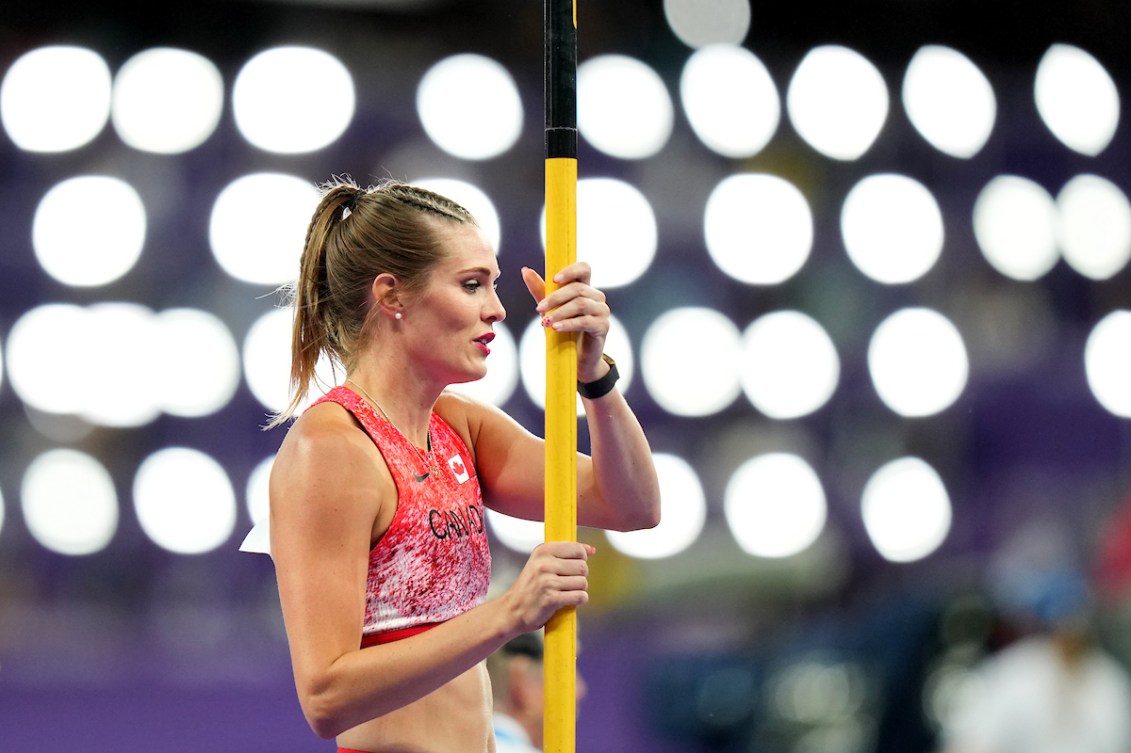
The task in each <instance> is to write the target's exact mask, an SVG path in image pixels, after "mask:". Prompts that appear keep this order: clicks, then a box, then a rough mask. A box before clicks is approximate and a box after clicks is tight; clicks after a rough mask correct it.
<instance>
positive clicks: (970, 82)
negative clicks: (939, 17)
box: [903, 45, 997, 159]
mask: <svg viewBox="0 0 1131 753" xmlns="http://www.w3.org/2000/svg"><path fill="white" fill-rule="evenodd" d="M903 107H904V109H906V110H907V117H908V118H910V119H911V123H912V125H914V126H915V128H916V129H917V130H918V131H919V133H920V134H922V136H923V138H925V139H926V140H927V142H928V143H930V144H931V146H933V147H935V148H936V149H938V150H939V151H940V152H943V153H944V154H949V155H950V156H952V157H961V158H964V159H965V158H969V157H973V156H974V155H975V154H977V153H978V152H979V151H981V149H982V147H983V146H985V144H986V140H987V139H989V137H990V132H991V131H993V128H994V120H995V119H996V117H997V100H996V99H995V98H994V90H993V87H992V86H990V82H989V79H987V78H986V74H984V73H982V71H981V69H980V68H978V66H976V65H974V63H973V62H971V60H970V58H968V57H966V56H965V55H963V54H962V53H961V52H958V51H957V50H954V49H951V48H950V47H943V46H941V45H926V46H925V47H921V48H919V51H918V52H916V53H915V56H914V57H913V58H911V63H910V64H909V65H908V66H907V73H906V75H905V76H904V78H903Z"/></svg>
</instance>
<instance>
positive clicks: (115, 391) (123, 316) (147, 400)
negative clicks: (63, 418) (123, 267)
mask: <svg viewBox="0 0 1131 753" xmlns="http://www.w3.org/2000/svg"><path fill="white" fill-rule="evenodd" d="M88 315H89V317H90V321H89V326H90V335H91V340H90V342H88V343H84V344H82V345H77V344H76V345H75V353H77V354H81V356H82V357H81V358H80V359H77V360H76V361H75V365H76V367H78V368H81V366H79V364H84V365H88V370H87V371H86V372H85V373H84V377H83V381H84V383H85V385H84V390H85V392H86V397H85V405H83V408H82V410H81V411H80V413H79V415H80V416H82V417H83V418H85V419H86V420H87V421H90V422H91V423H94V424H98V425H100V426H114V427H130V426H142V425H144V424H147V423H149V422H150V421H153V420H154V419H156V418H157V417H158V415H160V413H161V409H160V406H159V405H158V404H157V395H156V390H157V389H158V385H157V383H156V381H155V380H154V378H153V374H154V369H155V363H154V361H153V353H154V351H155V350H156V345H155V339H154V338H155V328H154V316H153V311H151V310H150V309H148V308H146V307H145V306H142V305H140V304H137V303H116V302H106V303H96V304H94V305H93V306H90V307H89V309H88ZM111 363H112V364H114V368H112V369H111V368H89V366H90V365H94V364H111Z"/></svg>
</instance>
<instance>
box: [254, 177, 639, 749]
mask: <svg viewBox="0 0 1131 753" xmlns="http://www.w3.org/2000/svg"><path fill="white" fill-rule="evenodd" d="M522 276H523V280H524V281H525V283H526V286H527V288H528V289H529V290H530V293H531V295H532V296H533V297H534V299H535V301H536V302H537V305H536V309H537V312H538V313H539V315H540V316H541V317H542V323H543V325H544V326H547V327H552V328H554V329H555V330H558V331H562V332H575V333H577V335H578V341H577V342H578V358H577V364H578V365H577V376H578V382H579V392H581V393H582V395H583V396H584V395H589V396H590V397H586V398H585V399H584V400H583V402H584V404H585V411H586V416H587V418H588V424H589V431H590V435H591V446H592V452H593V455H592V458H590V457H588V456H585V455H580V454H579V456H578V463H577V464H578V523H579V524H581V525H585V526H595V527H602V528H607V529H613V530H633V529H638V528H647V527H651V526H654V525H656V524H657V522H658V521H659V490H658V484H657V480H656V474H655V469H654V467H653V465H652V460H651V453H650V450H649V447H648V443H647V440H646V439H645V437H644V433H643V431H642V430H641V428H640V425H639V423H638V422H637V420H636V417H635V416H634V415H633V413H632V411H631V409H630V408H629V407H628V404H627V403H626V402H625V400H624V398H623V397H622V396H621V395H620V393H619V392H618V391H617V390H616V389H615V387H614V385H615V380H616V373H615V365H613V364H611V361H610V359H607V358H603V357H602V356H603V352H602V351H603V345H604V341H605V337H606V335H607V334H608V330H609V307H608V306H607V305H606V303H605V297H604V295H603V294H602V293H601V292H600V291H598V290H596V289H594V288H593V287H592V286H590V284H589V279H590V269H589V267H588V266H587V265H585V264H573V265H571V266H569V267H568V268H566V269H564V270H562V271H561V273H560V274H558V275H557V276H556V277H555V283H556V284H557V285H559V286H560V287H558V288H557V289H556V290H554V292H552V293H551V294H550V295H548V296H547V295H545V283H544V281H543V280H542V278H541V277H540V276H539V275H538V274H537V273H536V272H534V271H533V270H530V269H523V271H522ZM498 277H499V268H498V264H497V261H496V258H495V253H494V250H493V249H492V248H491V246H490V244H489V242H488V241H487V240H486V239H485V237H484V235H483V233H482V231H481V230H480V229H479V227H478V226H477V225H476V223H475V220H474V219H473V218H472V216H471V215H470V214H469V213H468V212H467V210H465V209H464V208H463V207H460V206H459V205H458V204H456V203H454V202H452V201H450V200H448V199H445V198H444V197H442V196H439V195H437V194H434V193H432V192H429V191H426V190H423V189H421V188H418V187H414V186H409V185H404V184H400V183H395V182H388V183H385V184H382V185H380V186H377V187H375V188H369V189H361V188H360V187H358V186H357V185H356V184H354V183H352V182H350V181H342V180H339V181H336V182H334V183H332V184H331V185H329V186H328V187H327V191H326V193H325V195H324V196H323V198H322V201H321V203H320V204H319V205H318V208H317V209H316V210H315V214H314V218H313V220H312V221H311V224H310V228H309V230H308V233H307V239H306V245H305V249H304V251H303V257H302V264H301V269H300V276H299V280H298V282H297V284H296V288H295V291H294V292H295V300H294V304H295V311H296V315H295V323H294V333H293V342H292V348H293V350H292V354H293V360H292V369H291V378H292V382H293V385H294V387H295V397H294V400H293V402H292V403H291V405H290V406H289V408H288V409H287V410H286V411H284V412H283V413H282V414H280V415H279V416H278V417H276V419H275V421H274V422H273V423H274V424H278V423H282V422H283V421H285V420H287V419H288V418H290V417H291V415H292V414H293V413H294V412H295V411H296V409H297V406H298V405H299V404H301V403H302V401H303V400H304V398H305V395H306V393H307V392H308V391H309V389H310V387H311V384H312V381H313V378H314V366H315V364H316V362H317V361H318V358H319V356H321V355H322V354H324V353H325V354H328V355H329V356H331V357H332V358H333V359H335V360H336V361H337V362H338V363H339V364H340V365H341V366H342V367H343V368H344V370H345V375H346V381H345V382H344V384H343V385H342V386H339V387H336V388H334V389H332V390H331V391H330V392H328V393H327V394H326V395H325V396H324V397H323V398H322V399H320V400H319V401H317V402H316V403H315V404H314V405H313V406H311V407H310V408H309V409H308V410H306V411H305V412H304V413H303V414H302V416H301V417H300V418H298V420H296V421H295V422H294V424H293V425H292V427H291V428H290V430H289V431H288V433H287V436H286V438H285V440H284V441H283V443H282V446H281V448H280V449H279V453H278V455H277V457H276V460H275V463H274V469H273V471H272V474H271V483H270V494H271V518H270V528H271V552H272V557H273V559H274V561H275V566H276V572H277V577H278V582H279V593H280V599H281V603H282V610H283V618H284V622H285V625H286V630H287V637H288V641H289V643H290V649H291V659H292V663H293V668H294V675H295V684H296V687H297V690H298V695H299V701H300V703H301V706H302V709H303V713H304V714H305V716H306V718H307V720H308V722H309V723H310V725H311V727H312V728H313V729H314V731H315V732H316V733H317V734H318V735H320V736H322V737H325V738H330V737H336V738H337V742H338V745H339V746H340V749H341V750H343V751H349V750H352V751H366V752H368V753H408V752H410V751H411V752H412V753H463V752H466V753H485V752H488V751H492V750H493V749H494V740H493V738H492V733H491V691H490V684H489V681H488V679H487V674H486V670H485V668H484V660H485V659H486V657H487V656H489V655H490V654H491V653H492V652H493V651H494V650H496V649H497V648H499V647H500V646H502V645H503V644H504V643H506V642H507V641H508V640H509V639H511V638H514V637H515V636H517V635H519V634H521V633H525V632H528V631H531V630H536V629H538V628H540V627H542V626H543V625H544V624H545V622H546V621H547V620H548V619H549V617H550V616H551V615H552V614H553V613H554V612H555V611H557V610H558V609H559V608H561V607H565V606H576V605H581V604H584V603H585V602H586V601H587V598H588V595H587V593H586V588H587V583H586V575H587V565H586V559H587V557H588V556H589V555H590V554H592V553H593V549H592V548H591V547H589V546H587V545H584V544H580V543H576V542H548V543H546V544H543V545H541V546H539V547H538V548H536V549H535V550H534V552H533V553H532V554H531V556H530V558H529V560H528V562H527V564H526V566H525V567H524V568H523V570H522V572H521V574H520V575H519V577H518V578H517V579H516V580H515V582H514V584H513V585H512V586H511V587H510V588H509V589H508V590H507V591H506V592H505V593H504V594H503V595H502V596H500V597H499V598H497V599H493V600H491V601H486V600H485V595H486V591H487V585H488V581H489V579H490V555H489V552H488V550H487V540H486V532H485V528H484V512H483V504H484V501H486V503H487V504H488V505H489V506H490V507H491V508H492V509H495V510H498V511H499V512H502V513H506V514H508V515H513V516H517V517H521V518H527V519H532V520H540V519H541V518H542V513H543V492H544V489H543V485H544V466H545V459H544V446H543V442H542V440H540V439H538V438H537V437H535V436H533V435H531V434H530V433H528V432H527V431H525V430H524V429H523V428H522V427H521V426H520V425H519V424H518V423H517V422H516V421H514V420H513V419H511V418H510V417H508V416H507V415H506V414H504V413H503V412H501V411H500V410H498V409H496V408H494V407H492V406H488V405H483V404H480V403H478V402H475V401H473V400H470V399H468V398H465V397H460V396H457V395H454V394H452V393H450V392H446V391H445V388H446V387H447V386H448V385H449V384H453V383H457V382H468V381H471V380H474V379H479V378H480V377H482V376H483V375H484V374H485V373H486V369H487V364H486V361H487V357H488V355H489V353H490V343H491V340H492V338H493V337H494V334H493V332H492V328H493V325H494V324H495V323H497V322H501V321H502V320H503V318H504V317H505V316H506V312H505V311H504V310H503V306H502V304H501V303H500V301H499V298H498V296H497V294H496V292H495V282H496V280H497V279H498Z"/></svg>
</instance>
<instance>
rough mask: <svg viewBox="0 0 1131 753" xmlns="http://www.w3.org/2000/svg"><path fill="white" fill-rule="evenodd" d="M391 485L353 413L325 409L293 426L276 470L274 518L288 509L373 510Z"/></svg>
mask: <svg viewBox="0 0 1131 753" xmlns="http://www.w3.org/2000/svg"><path fill="white" fill-rule="evenodd" d="M389 483H391V477H390V476H389V472H388V468H387V467H386V466H385V462H384V459H383V458H382V457H381V453H380V452H379V451H378V450H377V448H376V447H375V446H374V444H373V442H372V440H370V438H369V436H368V435H367V434H366V433H365V431H364V430H363V429H362V428H361V427H360V426H359V425H358V423H357V422H356V420H355V419H354V418H353V416H352V415H351V414H350V413H349V411H347V410H345V409H344V408H342V407H341V406H340V405H337V404H336V403H322V404H320V405H316V406H314V407H313V408H311V409H310V410H308V411H306V412H305V413H304V414H303V415H302V416H300V417H299V418H298V420H296V421H295V422H294V424H292V425H291V427H290V429H289V431H288V432H287V436H286V437H285V438H284V439H283V443H282V445H281V446H280V447H279V452H278V454H277V455H276V456H275V462H274V465H273V466H272V469H271V482H270V485H271V507H272V514H273V515H274V514H276V513H283V514H285V512H286V510H287V508H292V509H293V508H295V507H299V508H304V509H306V510H309V508H311V507H325V506H330V507H333V508H341V507H344V506H351V507H352V506H355V505H358V504H361V505H362V507H371V508H372V509H371V510H370V512H371V513H373V514H375V511H376V505H377V504H379V501H380V496H379V495H375V494H374V491H375V490H381V489H384V488H386V487H387V486H388V484H389Z"/></svg>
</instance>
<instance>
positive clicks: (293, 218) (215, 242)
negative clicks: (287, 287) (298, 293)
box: [208, 173, 321, 285]
mask: <svg viewBox="0 0 1131 753" xmlns="http://www.w3.org/2000/svg"><path fill="white" fill-rule="evenodd" d="M320 199H321V196H320V195H319V193H318V189H317V188H316V187H315V186H314V184H312V183H308V182H307V181H305V180H302V179H301V178H296V177H294V176H291V175H281V174H279V173H256V174H253V175H245V176H244V177H242V178H237V179H236V180H234V181H232V182H231V183H229V184H228V186H227V187H226V188H224V190H223V191H221V192H220V195H219V196H217V197H216V203H215V204H213V205H212V217H211V220H210V221H209V226H208V240H209V243H210V244H211V246H212V255H213V256H215V257H216V261H217V262H218V263H219V264H220V267H221V269H223V270H224V271H225V272H227V273H228V274H229V275H231V276H232V277H234V278H236V279H237V280H242V281H243V282H249V283H252V284H253V285H282V284H283V283H286V282H290V281H292V280H294V279H295V278H296V277H297V276H298V266H299V259H300V258H301V257H302V245H303V241H304V239H305V238H306V229H307V226H309V225H310V219H311V215H313V214H314V209H315V207H317V206H318V202H319V200H320Z"/></svg>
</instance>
